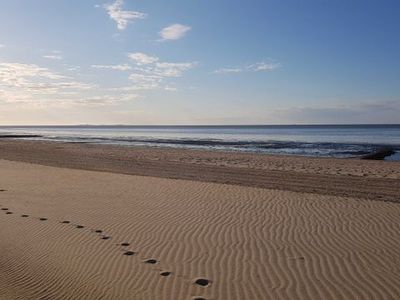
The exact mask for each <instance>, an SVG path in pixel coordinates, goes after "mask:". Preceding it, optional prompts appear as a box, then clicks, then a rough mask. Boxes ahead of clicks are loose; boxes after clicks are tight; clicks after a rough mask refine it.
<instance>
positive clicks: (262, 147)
mask: <svg viewBox="0 0 400 300" xmlns="http://www.w3.org/2000/svg"><path fill="white" fill-rule="evenodd" d="M7 134H36V135H40V137H36V138H30V139H35V140H50V141H62V142H75V143H76V142H80V143H100V144H116V145H125V146H154V147H157V146H158V147H160V146H162V147H174V148H192V149H210V150H228V151H246V152H262V153H277V154H295V155H307V156H327V157H354V156H361V155H365V154H367V153H371V152H372V151H376V150H377V149H379V148H381V147H383V146H391V147H393V148H395V149H396V151H397V152H396V154H395V155H393V156H391V157H389V158H387V159H389V160H400V125H309V126H303V125H285V126H278V125H277V126H274V125H265V126H43V127H31V126H29V127H26V126H25V127H5V126H3V127H0V135H7Z"/></svg>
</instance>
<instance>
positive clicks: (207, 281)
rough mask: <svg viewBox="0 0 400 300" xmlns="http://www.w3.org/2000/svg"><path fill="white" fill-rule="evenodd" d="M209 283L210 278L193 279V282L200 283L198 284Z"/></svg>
mask: <svg viewBox="0 0 400 300" xmlns="http://www.w3.org/2000/svg"><path fill="white" fill-rule="evenodd" d="M210 283H211V280H209V279H205V278H197V279H195V280H194V284H197V285H200V286H208V285H209V284H210Z"/></svg>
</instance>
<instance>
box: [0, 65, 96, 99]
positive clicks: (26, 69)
mask: <svg viewBox="0 0 400 300" xmlns="http://www.w3.org/2000/svg"><path fill="white" fill-rule="evenodd" d="M94 87H95V85H93V84H88V83H83V82H79V81H77V80H74V79H73V78H70V77H67V76H63V75H60V74H58V73H55V72H52V71H50V70H49V69H47V68H42V67H39V66H37V65H35V64H22V63H9V62H1V63H0V90H1V95H0V96H1V97H0V102H6V103H10V102H18V103H36V102H43V101H45V100H46V99H48V98H49V96H51V99H52V100H54V101H53V102H57V99H58V98H59V97H61V96H65V95H74V94H78V93H77V92H78V91H80V92H82V91H88V90H91V89H93V88H94ZM51 99H49V103H51V101H50V100H51Z"/></svg>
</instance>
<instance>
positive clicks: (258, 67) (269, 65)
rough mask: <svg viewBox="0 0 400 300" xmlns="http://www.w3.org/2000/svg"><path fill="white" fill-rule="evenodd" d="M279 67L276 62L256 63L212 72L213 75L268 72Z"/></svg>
mask: <svg viewBox="0 0 400 300" xmlns="http://www.w3.org/2000/svg"><path fill="white" fill-rule="evenodd" d="M280 66H281V64H280V63H277V62H258V63H255V64H248V65H245V66H241V67H228V68H220V69H217V70H215V71H214V73H215V74H229V73H243V72H270V71H273V70H275V69H277V68H279V67H280Z"/></svg>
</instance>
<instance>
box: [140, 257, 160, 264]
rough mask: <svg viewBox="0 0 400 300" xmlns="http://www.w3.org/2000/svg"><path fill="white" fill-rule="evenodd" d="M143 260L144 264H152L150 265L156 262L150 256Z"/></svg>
mask: <svg viewBox="0 0 400 300" xmlns="http://www.w3.org/2000/svg"><path fill="white" fill-rule="evenodd" d="M143 262H144V263H146V264H152V265H154V264H156V263H157V260H156V259H152V258H151V259H146V260H144V261H143Z"/></svg>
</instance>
